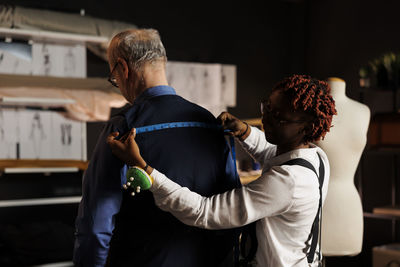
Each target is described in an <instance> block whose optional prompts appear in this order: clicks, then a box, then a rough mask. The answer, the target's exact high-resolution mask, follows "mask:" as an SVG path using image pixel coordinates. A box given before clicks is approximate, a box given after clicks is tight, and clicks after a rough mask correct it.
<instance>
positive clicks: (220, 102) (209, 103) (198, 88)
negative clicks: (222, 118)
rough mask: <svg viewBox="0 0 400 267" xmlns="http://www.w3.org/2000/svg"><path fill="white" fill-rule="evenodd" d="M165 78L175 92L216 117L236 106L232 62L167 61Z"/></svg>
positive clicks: (234, 75)
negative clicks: (224, 63)
mask: <svg viewBox="0 0 400 267" xmlns="http://www.w3.org/2000/svg"><path fill="white" fill-rule="evenodd" d="M167 79H168V83H169V84H170V85H171V86H172V87H174V88H175V90H176V92H177V94H178V95H180V96H182V97H183V98H185V99H187V100H189V101H191V102H194V103H196V104H198V105H200V106H203V107H205V108H206V109H208V110H209V111H210V112H211V113H213V114H214V115H215V116H217V115H219V113H220V112H222V111H224V110H226V109H227V107H228V106H235V105H236V67H235V66H234V65H222V64H203V63H188V62H176V61H169V62H167Z"/></svg>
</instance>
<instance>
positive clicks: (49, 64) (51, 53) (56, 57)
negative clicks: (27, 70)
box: [32, 43, 86, 78]
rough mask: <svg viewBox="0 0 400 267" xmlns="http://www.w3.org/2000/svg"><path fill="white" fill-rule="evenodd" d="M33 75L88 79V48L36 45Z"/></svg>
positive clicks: (33, 51) (33, 57) (34, 45)
mask: <svg viewBox="0 0 400 267" xmlns="http://www.w3.org/2000/svg"><path fill="white" fill-rule="evenodd" d="M32 62H33V74H34V75H45V76H58V77H81V78H84V77H86V46H84V45H66V44H47V43H34V44H33V45H32Z"/></svg>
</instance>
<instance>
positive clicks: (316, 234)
mask: <svg viewBox="0 0 400 267" xmlns="http://www.w3.org/2000/svg"><path fill="white" fill-rule="evenodd" d="M318 158H319V175H318V174H317V172H316V171H315V168H314V166H313V165H312V164H311V163H310V162H308V161H307V160H305V159H302V158H297V159H292V160H289V161H287V162H285V163H283V164H282V165H300V166H303V167H305V168H308V169H310V170H312V171H313V172H314V173H315V174H316V175H317V177H318V181H319V204H318V211H317V215H316V216H315V219H314V222H313V224H312V227H311V233H310V236H309V240H310V238H312V240H311V247H310V251H309V252H308V254H307V261H308V263H312V262H313V260H314V254H315V250H316V248H317V242H318V240H319V252H318V260H321V232H320V214H321V222H322V185H323V184H324V177H325V167H324V163H323V162H322V159H321V156H320V155H319V154H318Z"/></svg>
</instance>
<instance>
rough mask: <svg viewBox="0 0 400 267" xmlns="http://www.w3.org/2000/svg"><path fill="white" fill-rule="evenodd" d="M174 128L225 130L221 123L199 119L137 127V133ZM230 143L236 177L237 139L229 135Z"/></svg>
mask: <svg viewBox="0 0 400 267" xmlns="http://www.w3.org/2000/svg"><path fill="white" fill-rule="evenodd" d="M174 128H206V129H212V130H223V128H222V126H221V125H216V124H209V123H204V122H197V121H184V122H169V123H160V124H153V125H148V126H143V127H138V128H136V134H142V133H148V132H154V131H160V130H165V129H174ZM224 132H230V130H224ZM229 143H230V147H231V153H232V160H233V166H234V169H235V170H234V171H235V175H236V177H238V173H237V169H236V151H235V139H234V138H233V136H229Z"/></svg>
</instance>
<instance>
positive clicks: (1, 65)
mask: <svg viewBox="0 0 400 267" xmlns="http://www.w3.org/2000/svg"><path fill="white" fill-rule="evenodd" d="M0 73H5V74H21V75H29V74H31V73H32V61H31V60H27V59H24V58H20V57H17V56H15V55H14V54H12V53H10V52H8V51H4V50H2V49H0Z"/></svg>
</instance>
